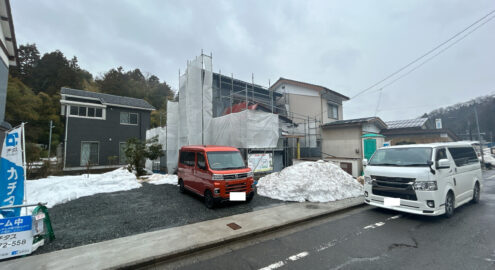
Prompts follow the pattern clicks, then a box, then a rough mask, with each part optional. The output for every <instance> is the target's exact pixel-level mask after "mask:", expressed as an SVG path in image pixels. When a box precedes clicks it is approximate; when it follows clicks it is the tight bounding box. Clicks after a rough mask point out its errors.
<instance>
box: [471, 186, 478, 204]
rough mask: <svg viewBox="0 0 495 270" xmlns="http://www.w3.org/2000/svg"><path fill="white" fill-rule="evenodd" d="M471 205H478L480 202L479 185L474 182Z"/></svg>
mask: <svg viewBox="0 0 495 270" xmlns="http://www.w3.org/2000/svg"><path fill="white" fill-rule="evenodd" d="M472 202H473V203H479V202H480V183H478V182H476V184H475V185H474V190H473V200H472Z"/></svg>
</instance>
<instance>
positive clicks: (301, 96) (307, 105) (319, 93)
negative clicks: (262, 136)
mask: <svg viewBox="0 0 495 270" xmlns="http://www.w3.org/2000/svg"><path fill="white" fill-rule="evenodd" d="M270 90H271V91H274V92H276V93H279V94H282V95H283V96H282V98H279V99H278V100H277V106H279V107H285V110H286V111H287V116H288V117H289V118H291V119H292V121H293V122H294V123H296V124H298V132H299V134H304V136H303V137H301V139H300V143H301V147H302V148H319V147H320V146H321V131H320V126H321V125H323V124H327V123H331V122H333V121H337V120H342V119H343V110H342V103H343V101H346V100H349V98H348V97H347V96H344V95H342V94H340V93H337V92H335V91H333V90H330V89H328V88H326V87H323V86H319V85H315V84H310V83H305V82H300V81H295V80H289V79H285V78H280V79H278V81H277V82H275V84H273V85H272V86H271V87H270ZM318 155H319V151H318Z"/></svg>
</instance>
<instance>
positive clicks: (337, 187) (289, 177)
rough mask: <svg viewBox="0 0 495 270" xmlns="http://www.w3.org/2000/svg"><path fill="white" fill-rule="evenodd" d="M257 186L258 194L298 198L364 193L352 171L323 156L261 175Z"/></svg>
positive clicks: (339, 197)
mask: <svg viewBox="0 0 495 270" xmlns="http://www.w3.org/2000/svg"><path fill="white" fill-rule="evenodd" d="M257 188H258V194H259V195H262V196H266V197H270V198H273V199H279V200H283V201H298V202H304V201H310V202H329V201H336V200H342V199H345V198H350V197H357V196H360V195H362V194H363V186H362V185H361V184H360V183H359V182H358V181H356V180H355V179H354V178H352V176H351V175H349V174H348V173H346V172H344V171H343V170H342V169H341V168H340V167H338V166H337V165H335V164H333V163H331V162H324V161H322V160H319V161H317V162H302V163H299V164H296V165H293V166H290V167H287V168H285V169H283V170H282V171H281V172H276V173H272V174H269V175H267V176H265V177H262V178H260V179H259V181H258V186H257Z"/></svg>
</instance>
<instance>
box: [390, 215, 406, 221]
mask: <svg viewBox="0 0 495 270" xmlns="http://www.w3.org/2000/svg"><path fill="white" fill-rule="evenodd" d="M401 216H402V215H397V216H393V217H389V218H387V220H391V219H398V218H400V217H401Z"/></svg>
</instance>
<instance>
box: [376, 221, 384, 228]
mask: <svg viewBox="0 0 495 270" xmlns="http://www.w3.org/2000/svg"><path fill="white" fill-rule="evenodd" d="M383 225H385V222H377V223H375V226H377V227H380V226H383Z"/></svg>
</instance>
